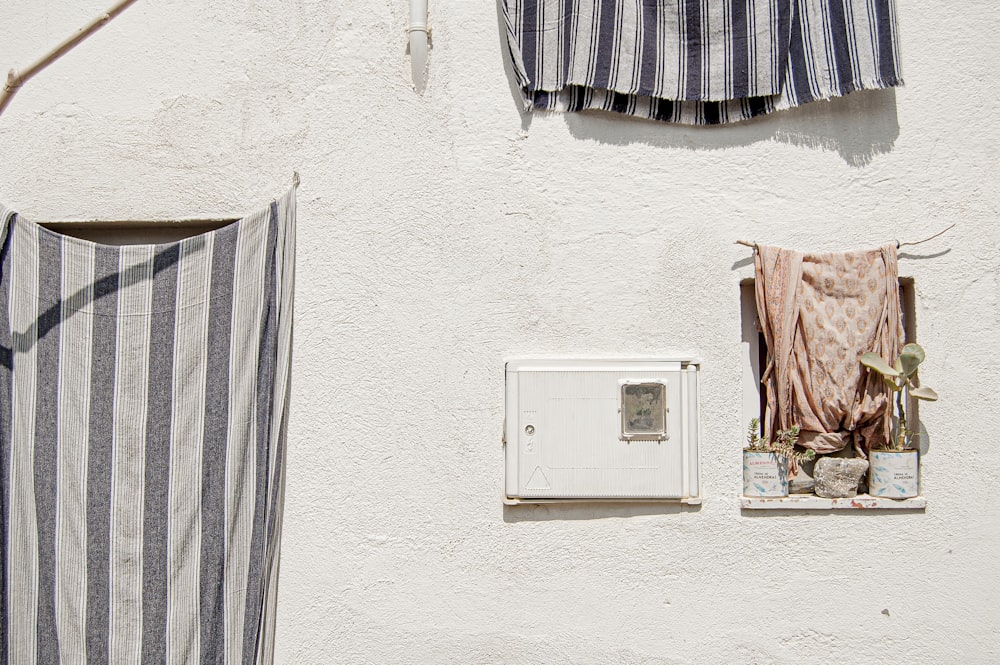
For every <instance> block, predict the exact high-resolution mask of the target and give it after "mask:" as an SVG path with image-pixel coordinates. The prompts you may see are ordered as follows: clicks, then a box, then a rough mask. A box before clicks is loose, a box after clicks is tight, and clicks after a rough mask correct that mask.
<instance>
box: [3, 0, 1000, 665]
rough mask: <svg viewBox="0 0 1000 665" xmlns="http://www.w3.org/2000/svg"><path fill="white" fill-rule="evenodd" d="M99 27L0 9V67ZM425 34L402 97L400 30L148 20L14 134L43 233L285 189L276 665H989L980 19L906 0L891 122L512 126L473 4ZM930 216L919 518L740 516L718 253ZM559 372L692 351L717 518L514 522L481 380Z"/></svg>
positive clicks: (731, 294)
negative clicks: (288, 339) (290, 227)
mask: <svg viewBox="0 0 1000 665" xmlns="http://www.w3.org/2000/svg"><path fill="white" fill-rule="evenodd" d="M104 4H106V3H105V2H103V1H102V0H86V1H82V0H81V1H78V2H75V3H66V2H61V1H57V0H31V1H28V0H9V1H8V2H7V3H5V5H4V26H5V37H4V40H3V41H2V42H0V66H2V67H7V66H10V65H14V64H18V63H24V62H28V61H30V60H32V59H34V58H35V57H37V55H38V54H39V52H40V50H41V49H44V48H48V46H49V45H50V44H52V43H55V42H57V41H58V40H60V39H62V38H64V37H65V36H66V35H67V34H68V33H69V32H71V31H72V30H74V29H76V28H77V27H78V26H79V25H81V24H82V23H83V22H85V21H86V20H88V19H90V18H91V17H92V16H93V14H94V13H95V11H100V10H101V9H103V5H104ZM430 11H431V21H432V23H433V25H434V44H433V49H432V52H431V57H430V70H429V72H430V77H429V81H428V86H427V90H426V92H425V94H424V95H423V96H418V95H416V94H415V93H414V92H413V90H412V88H411V81H410V71H409V66H410V63H409V61H408V57H407V56H406V52H405V49H406V36H405V33H404V28H405V27H406V24H407V21H408V7H407V5H406V3H405V2H402V1H397V2H386V1H385V0H372V1H370V2H364V3H359V2H354V3H347V2H344V1H343V0H333V1H326V2H318V1H309V0H297V1H295V2H278V1H277V0H260V1H254V2H250V1H246V0H245V1H242V2H239V1H236V0H219V1H217V2H212V3H192V2H178V1H176V0H160V1H158V2H151V1H146V2H141V3H138V4H137V5H135V6H134V7H133V8H132V9H130V10H129V11H128V12H126V13H125V14H123V15H122V16H121V17H119V18H118V19H116V20H115V21H114V22H113V23H112V24H111V25H109V26H108V27H107V28H105V29H104V30H102V31H101V32H100V33H98V34H97V35H96V36H94V37H93V38H92V39H91V40H90V41H89V42H87V43H86V44H84V45H82V46H81V47H79V48H78V49H77V50H75V51H74V52H73V53H71V54H70V55H68V56H66V57H65V58H63V59H62V60H61V61H60V62H58V63H56V64H55V65H53V66H52V67H51V68H50V69H48V70H46V71H45V72H44V73H43V74H41V75H39V76H38V77H37V78H36V79H34V80H33V81H31V83H30V84H29V85H28V86H26V87H25V88H24V89H23V90H22V91H21V92H19V93H18V95H17V96H16V97H15V98H14V100H13V103H12V104H11V106H10V107H9V109H8V110H7V112H6V113H5V114H4V115H3V116H0V150H2V156H3V159H2V160H0V197H2V198H3V199H5V201H6V202H7V203H8V204H9V205H11V206H13V207H14V208H15V209H17V210H20V211H21V212H23V213H24V214H26V215H28V216H29V217H31V218H33V219H36V220H39V221H41V220H44V219H48V218H66V217H72V216H79V217H100V218H112V219H116V218H143V219H149V218H170V217H190V216H219V215H226V214H235V213H242V212H245V211H248V210H252V209H255V208H256V207H257V206H258V205H260V204H261V203H263V202H264V201H266V200H267V199H268V198H269V197H271V196H274V195H277V194H279V193H280V192H281V191H282V190H283V189H284V187H286V186H287V184H288V182H289V180H290V178H291V172H292V169H293V168H297V169H299V170H300V172H301V174H302V187H301V189H300V204H299V215H300V218H299V222H300V223H299V229H300V237H299V244H298V246H299V257H298V258H299V264H298V270H299V273H298V274H299V282H298V284H299V288H298V294H297V303H296V322H297V326H296V333H295V335H296V338H295V341H296V344H295V366H294V377H293V396H292V420H291V431H290V436H291V448H290V457H289V476H288V488H287V490H288V491H287V504H286V519H285V538H284V546H283V558H282V581H281V596H280V602H279V616H278V644H277V660H278V662H279V663H282V664H286V663H287V664H293V663H294V664H316V665H321V664H327V663H365V662H371V663H594V664H597V663H600V664H603V663H750V662H755V663H826V662H830V663H834V662H850V663H854V662H908V663H942V662H949V663H954V662H962V663H988V662H997V661H998V660H1000V647H998V643H1000V634H998V625H1000V624H998V621H997V613H996V598H997V597H998V595H1000V572H998V567H997V565H996V555H997V552H998V550H1000V507H998V506H1000V504H998V502H997V501H996V491H997V489H996V482H995V478H994V475H995V474H994V472H993V469H995V468H996V466H997V464H998V463H1000V447H998V446H997V445H996V432H997V431H998V430H1000V415H998V414H1000V400H998V397H997V394H998V392H997V388H996V383H997V381H996V376H995V375H996V357H997V354H996V348H997V341H998V337H1000V333H998V330H1000V306H998V296H1000V284H998V281H1000V230H998V228H997V217H998V212H1000V194H998V191H997V182H998V180H1000V178H998V174H997V147H996V146H997V145H998V143H1000V124H998V123H997V122H996V118H997V115H998V108H997V107H998V101H997V96H996V95H995V94H992V91H993V90H995V89H996V88H997V85H998V83H1000V73H998V72H1000V68H998V67H997V64H998V61H997V56H996V55H995V53H993V48H992V46H993V45H994V43H995V39H996V37H995V31H994V25H995V13H996V10H995V4H994V3H992V2H987V1H986V0H966V2H963V3H962V7H961V11H956V10H955V9H954V6H953V5H950V4H948V3H939V2H931V1H930V0H915V1H914V2H908V3H901V4H899V14H900V23H901V25H900V31H901V35H902V55H903V65H904V73H905V75H906V80H907V86H906V87H905V88H902V89H900V90H899V91H898V92H896V93H892V92H887V93H873V94H859V95H855V96H852V97H849V98H847V99H846V100H841V101H838V102H834V103H828V104H827V103H824V104H817V105H814V106H811V107H807V108H805V109H801V110H798V111H794V112H790V113H785V114H781V115H774V116H771V117H769V118H764V119H761V120H759V121H755V122H752V123H748V124H746V125H743V126H738V127H732V128H706V129H698V130H695V129H686V128H681V127H669V126H663V125H657V124H653V123H648V122H639V121H629V120H623V119H617V118H612V117H608V116H561V115H553V116H548V117H526V116H522V115H520V114H519V112H518V102H517V100H516V97H515V95H514V94H513V91H512V89H511V85H510V78H509V73H510V72H509V67H508V66H507V65H506V64H505V61H504V58H505V49H506V47H505V45H504V44H503V43H502V42H501V37H500V36H501V30H500V27H499V26H500V24H499V21H498V15H497V11H496V7H495V5H494V4H493V3H491V2H486V1H485V0H482V1H479V2H471V1H469V0H440V1H435V2H432V3H431V7H430ZM953 221H957V222H959V226H958V227H957V228H956V229H954V230H953V231H951V232H950V233H949V234H948V235H947V236H945V237H943V238H941V239H939V240H936V241H934V242H932V243H928V244H926V245H921V246H919V247H915V248H909V249H908V251H906V253H905V254H904V257H903V259H902V262H901V274H903V275H907V276H912V277H914V278H915V279H916V291H917V299H918V302H917V312H918V327H919V339H920V342H921V344H922V345H923V346H924V348H925V349H926V350H927V354H928V360H927V362H926V363H925V368H924V369H922V374H923V377H924V379H925V380H926V381H927V383H928V384H930V385H933V386H934V387H935V388H936V389H937V390H938V391H939V393H940V394H941V395H942V399H941V401H939V402H937V403H935V404H932V405H929V406H927V407H926V408H924V409H922V410H921V415H922V417H923V420H924V424H925V425H926V427H927V431H928V432H929V433H930V441H929V449H928V450H927V452H926V454H925V455H924V457H923V461H924V467H923V471H922V482H923V493H924V495H925V496H926V498H927V500H928V508H927V510H926V511H925V512H920V511H916V512H909V511H900V512H895V511H894V512H892V513H878V514H873V513H866V512H865V511H846V512H843V513H836V514H826V513H812V512H801V513H795V514H786V513H783V512H782V511H777V512H776V513H772V512H763V511H745V512H741V510H740V503H739V498H738V495H739V492H740V483H741V478H740V467H741V459H740V450H741V448H742V436H743V431H744V428H745V425H746V423H745V422H744V421H743V418H742V415H741V405H742V403H743V392H744V390H743V386H742V383H741V374H740V355H741V329H742V324H741V320H740V290H739V286H738V285H739V281H740V279H742V278H745V277H748V276H750V275H751V266H750V260H749V259H750V253H749V251H748V250H747V249H746V248H745V247H739V246H736V245H734V244H733V241H734V240H736V239H737V238H745V239H754V240H758V241H761V242H770V243H774V244H781V245H786V246H794V247H798V248H803V249H815V250H839V249H849V248H856V247H864V246H870V245H873V244H877V243H881V242H884V241H888V240H891V239H894V238H900V239H902V240H907V239H914V238H920V237H924V236H927V235H930V234H931V233H933V232H936V231H937V230H939V229H940V228H943V227H944V226H946V225H947V224H949V223H951V222H953ZM564 352H572V353H578V354H584V355H602V354H620V355H629V354H632V355H670V354H671V353H696V354H697V355H699V356H700V357H701V359H702V361H703V365H702V390H701V392H702V423H703V426H704V437H703V470H702V478H703V482H704V487H703V492H702V493H703V495H704V496H705V503H704V505H702V506H701V507H700V508H697V507H688V508H682V507H678V506H673V507H671V506H662V505H649V504H637V505H617V504H616V505H610V506H597V505H587V506H561V505H542V506H517V507H508V508H505V507H503V506H502V505H501V503H500V495H501V487H502V482H503V480H502V479H503V454H502V448H501V444H500V438H501V429H502V416H503V358H505V357H509V356H512V355H519V354H524V353H538V354H548V355H558V354H561V353H564ZM958 490H960V491H958ZM751 580H756V582H755V583H752V582H751ZM883 610H887V612H883ZM888 648H898V650H899V655H898V656H893V657H891V658H889V657H886V656H885V655H884V654H886V653H887V649H888Z"/></svg>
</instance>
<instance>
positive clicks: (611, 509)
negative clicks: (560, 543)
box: [503, 501, 701, 524]
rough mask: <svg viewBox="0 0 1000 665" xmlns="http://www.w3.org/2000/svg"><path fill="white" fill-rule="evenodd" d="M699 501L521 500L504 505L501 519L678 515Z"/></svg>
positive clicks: (697, 508)
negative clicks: (552, 501)
mask: <svg viewBox="0 0 1000 665" xmlns="http://www.w3.org/2000/svg"><path fill="white" fill-rule="evenodd" d="M700 510H701V504H684V503H667V502H642V501H638V502H613V503H601V502H598V501H582V502H579V503H535V504H533V503H524V504H518V505H516V506H508V505H505V506H504V507H503V521H504V522H507V523H508V524H512V523H516V522H549V521H565V520H600V519H613V518H626V517H636V516H639V515H679V514H681V513H695V512H698V511H700Z"/></svg>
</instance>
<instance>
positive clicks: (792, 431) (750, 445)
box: [746, 418, 816, 462]
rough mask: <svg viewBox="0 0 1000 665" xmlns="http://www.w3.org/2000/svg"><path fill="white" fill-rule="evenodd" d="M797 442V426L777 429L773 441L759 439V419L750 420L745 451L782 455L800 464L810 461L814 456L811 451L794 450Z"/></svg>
mask: <svg viewBox="0 0 1000 665" xmlns="http://www.w3.org/2000/svg"><path fill="white" fill-rule="evenodd" d="M798 440H799V426H798V425H794V426H792V427H789V428H788V429H779V430H778V431H777V432H776V433H775V436H774V440H773V441H768V440H767V439H762V438H760V418H751V419H750V426H749V427H748V428H747V447H746V450H749V451H752V452H756V453H776V454H778V455H784V456H785V457H787V458H788V459H791V460H795V461H796V462H801V461H804V460H811V459H812V458H814V457H815V456H816V453H815V452H813V451H812V450H806V451H804V452H799V451H797V450H795V443H796V442H797V441H798Z"/></svg>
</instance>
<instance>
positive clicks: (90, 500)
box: [0, 189, 295, 665]
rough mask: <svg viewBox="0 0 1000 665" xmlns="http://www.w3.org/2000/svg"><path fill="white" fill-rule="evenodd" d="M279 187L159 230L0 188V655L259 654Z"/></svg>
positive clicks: (268, 649)
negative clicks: (76, 215)
mask: <svg viewBox="0 0 1000 665" xmlns="http://www.w3.org/2000/svg"><path fill="white" fill-rule="evenodd" d="M294 196H295V194H294V189H293V190H292V191H289V192H288V194H286V195H285V196H283V197H282V198H280V199H278V200H276V201H274V202H273V203H272V204H271V205H270V206H268V207H267V208H266V209H264V210H261V211H259V212H257V213H256V214H253V215H250V216H248V217H245V218H243V219H241V220H239V221H238V222H235V223H233V224H230V225H228V226H226V227H223V228H222V229H219V230H217V231H212V232H209V233H204V234H201V235H198V236H195V237H192V238H188V239H185V240H182V241H179V242H176V243H168V244H159V245H132V246H112V245H102V244H97V243H93V242H89V241H85V240H78V239H75V238H71V237H68V236H64V235H61V234H58V233H55V232H53V231H50V230H47V229H45V228H43V227H41V226H39V225H37V224H34V223H32V222H30V221H27V220H25V219H24V218H23V217H21V216H19V215H16V214H14V213H13V212H12V211H10V210H7V209H5V208H2V207H0V221H2V231H3V243H2V257H0V258H2V264H0V269H2V271H3V272H2V277H0V305H2V307H0V361H2V362H0V483H2V491H0V501H2V506H0V508H2V519H3V532H2V536H0V537H2V557H0V582H2V593H0V618H2V620H0V653H2V654H3V655H4V658H3V660H2V661H0V662H3V663H6V664H8V665H35V664H36V663H38V664H45V665H48V664H52V663H59V664H61V665H84V664H87V665H93V664H95V663H101V664H103V663H108V664H114V665H121V664H126V663H136V664H138V663H145V664H151V663H165V664H167V665H172V664H175V663H176V664H180V663H187V664H193V663H212V664H213V665H215V664H218V663H227V664H237V663H240V664H243V663H253V664H260V663H271V662H272V651H273V630H274V610H275V600H276V593H277V574H278V545H279V534H280V524H281V512H282V503H283V477H284V458H285V428H286V416H287V409H288V397H287V396H288V388H289V362H290V350H291V333H292V289H293V281H294V275H293V265H294V252H295V198H294Z"/></svg>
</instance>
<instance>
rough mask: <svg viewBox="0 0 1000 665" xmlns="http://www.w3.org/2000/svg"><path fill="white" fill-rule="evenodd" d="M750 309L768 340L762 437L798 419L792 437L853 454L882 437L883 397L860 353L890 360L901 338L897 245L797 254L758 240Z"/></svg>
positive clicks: (886, 411) (885, 421)
mask: <svg viewBox="0 0 1000 665" xmlns="http://www.w3.org/2000/svg"><path fill="white" fill-rule="evenodd" d="M754 265H755V273H756V278H755V279H756V282H755V288H756V297H757V314H758V318H759V320H760V325H761V328H762V330H763V333H764V339H765V341H766V343H767V367H766V369H765V371H764V374H763V376H762V378H761V382H762V383H763V384H764V385H765V386H766V390H767V413H766V418H765V434H766V435H767V436H768V437H771V436H772V435H773V434H774V432H775V431H776V430H778V429H787V428H789V427H792V426H793V425H798V426H799V427H800V429H801V435H800V437H799V443H800V444H801V445H803V446H805V447H806V448H811V449H812V450H815V451H816V452H817V453H830V452H835V451H838V450H841V449H843V448H844V447H845V446H847V445H848V444H851V443H853V446H854V449H855V451H857V453H858V454H859V455H860V456H861V457H867V451H868V450H870V449H871V448H872V447H873V446H875V445H881V444H884V443H885V442H887V441H888V438H889V434H890V429H891V426H892V420H891V419H892V409H891V405H892V403H891V397H890V395H889V390H888V388H887V387H886V386H885V384H884V382H883V381H882V378H881V376H879V375H878V374H876V373H875V372H867V371H864V370H863V368H862V366H861V364H860V361H859V358H860V357H861V354H863V353H865V352H866V351H874V352H875V353H878V354H879V355H881V356H882V357H883V358H895V357H896V356H898V355H899V352H900V340H901V339H902V337H903V331H902V320H901V318H900V304H899V273H898V268H897V264H896V246H895V245H891V244H890V245H886V246H884V247H881V248H879V249H874V250H868V251H857V252H846V253H822V254H803V253H801V252H796V251H792V250H788V249H780V248H777V247H766V246H758V247H757V249H756V251H755V252H754Z"/></svg>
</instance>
